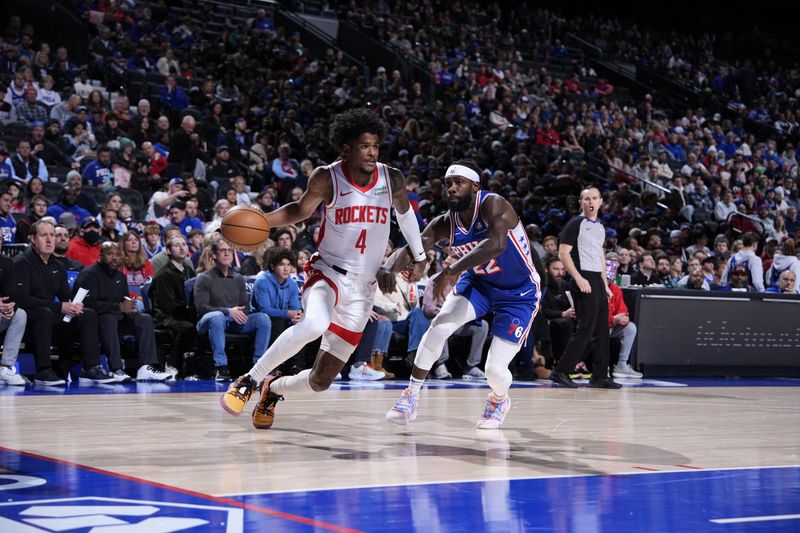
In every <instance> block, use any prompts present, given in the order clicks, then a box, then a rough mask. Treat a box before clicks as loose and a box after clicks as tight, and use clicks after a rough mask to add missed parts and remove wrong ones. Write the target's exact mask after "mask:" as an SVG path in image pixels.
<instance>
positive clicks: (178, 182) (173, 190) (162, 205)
mask: <svg viewBox="0 0 800 533" xmlns="http://www.w3.org/2000/svg"><path fill="white" fill-rule="evenodd" d="M189 196H190V193H189V191H186V190H184V187H183V179H181V178H172V179H171V180H169V182H168V183H167V190H166V191H156V192H154V193H153V196H151V197H150V205H149V207H148V209H147V220H148V221H158V220H159V219H163V218H164V216H165V215H166V214H167V209H168V208H169V206H171V205H172V204H174V203H175V202H176V201H177V200H185V199H186V198H188V197H189Z"/></svg>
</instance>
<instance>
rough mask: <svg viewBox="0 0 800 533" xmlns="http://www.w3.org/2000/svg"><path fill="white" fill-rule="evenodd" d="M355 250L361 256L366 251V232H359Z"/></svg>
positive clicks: (363, 230)
mask: <svg viewBox="0 0 800 533" xmlns="http://www.w3.org/2000/svg"><path fill="white" fill-rule="evenodd" d="M356 248H358V249H359V250H361V255H364V252H365V251H366V249H367V230H365V229H362V230H361V234H359V236H358V239H356Z"/></svg>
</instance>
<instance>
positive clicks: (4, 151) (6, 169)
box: [0, 142, 17, 181]
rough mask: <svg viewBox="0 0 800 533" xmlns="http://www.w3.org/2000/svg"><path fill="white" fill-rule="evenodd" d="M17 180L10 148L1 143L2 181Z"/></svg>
mask: <svg viewBox="0 0 800 533" xmlns="http://www.w3.org/2000/svg"><path fill="white" fill-rule="evenodd" d="M13 179H17V176H16V174H14V167H13V166H12V164H11V160H10V159H9V157H8V147H7V146H6V145H5V144H4V143H2V142H0V181H6V180H13Z"/></svg>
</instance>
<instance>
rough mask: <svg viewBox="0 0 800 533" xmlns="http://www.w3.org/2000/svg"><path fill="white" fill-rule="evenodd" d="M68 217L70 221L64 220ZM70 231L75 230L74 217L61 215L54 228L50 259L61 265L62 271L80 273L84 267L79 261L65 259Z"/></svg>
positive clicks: (69, 214) (67, 214)
mask: <svg viewBox="0 0 800 533" xmlns="http://www.w3.org/2000/svg"><path fill="white" fill-rule="evenodd" d="M69 217H72V220H71V221H70V220H65V219H68V218H69ZM67 224H68V225H69V226H71V228H69V227H68V226H67ZM70 229H72V230H74V229H75V216H74V215H73V214H72V213H64V214H63V215H61V220H60V223H59V224H57V225H56V226H55V230H54V232H55V239H56V242H55V246H54V247H53V255H52V259H53V260H54V261H57V262H59V263H61V266H63V267H64V270H66V271H67V272H80V271H81V270H83V267H84V266H85V265H84V264H83V263H81V262H80V261H76V260H74V259H71V258H69V257H67V251H69V243H70Z"/></svg>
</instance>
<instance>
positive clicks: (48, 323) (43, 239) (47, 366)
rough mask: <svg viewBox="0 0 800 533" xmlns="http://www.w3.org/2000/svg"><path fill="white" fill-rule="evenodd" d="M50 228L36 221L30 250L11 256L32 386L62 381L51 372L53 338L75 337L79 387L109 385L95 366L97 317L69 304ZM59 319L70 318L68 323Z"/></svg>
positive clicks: (97, 359)
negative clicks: (27, 342) (30, 357)
mask: <svg viewBox="0 0 800 533" xmlns="http://www.w3.org/2000/svg"><path fill="white" fill-rule="evenodd" d="M54 244H55V226H54V225H53V224H52V223H51V222H48V221H44V220H40V221H39V222H37V223H36V224H34V225H33V227H32V228H31V246H30V247H29V248H28V249H26V250H25V251H24V252H22V253H21V254H18V255H16V256H15V257H14V279H15V280H16V282H17V288H16V293H15V294H16V297H17V304H18V305H19V307H20V308H21V309H24V310H25V312H26V313H27V315H28V324H27V329H26V331H27V335H28V338H29V339H30V349H31V350H32V351H33V356H34V359H35V360H36V377H35V382H36V383H37V384H40V385H45V386H57V385H63V384H64V383H65V381H64V380H63V379H62V378H61V377H60V376H59V375H58V374H56V372H55V371H54V370H53V369H52V368H51V362H50V359H51V358H50V347H51V346H52V341H53V339H54V338H55V339H59V338H63V337H66V336H68V335H69V336H73V338H74V337H75V336H77V337H78V338H79V339H80V347H81V352H80V353H81V355H82V358H83V369H82V370H81V373H80V377H79V380H80V381H81V382H82V383H111V382H112V381H114V378H113V377H112V376H111V375H109V374H107V373H106V372H105V371H104V370H103V367H102V366H100V340H99V338H98V324H97V313H95V311H94V310H93V309H90V308H84V305H83V304H82V303H73V302H71V301H70V300H71V292H70V289H69V285H68V284H67V272H66V270H64V267H63V266H62V265H61V263H59V262H58V261H54V260H53V259H52V255H53V248H54ZM64 317H69V320H68V321H65V320H64Z"/></svg>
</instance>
